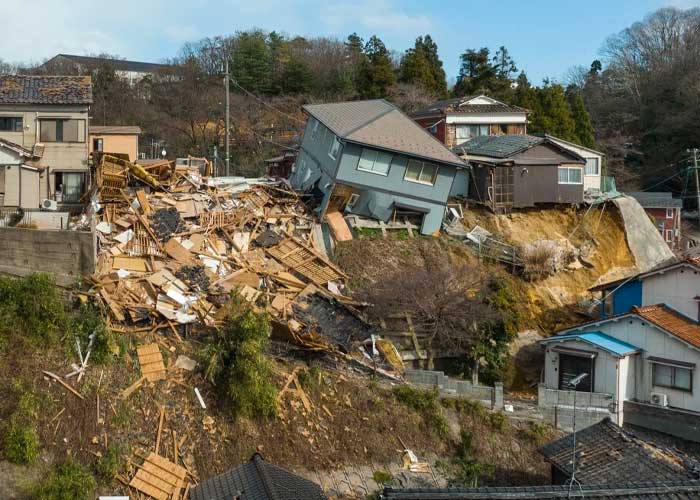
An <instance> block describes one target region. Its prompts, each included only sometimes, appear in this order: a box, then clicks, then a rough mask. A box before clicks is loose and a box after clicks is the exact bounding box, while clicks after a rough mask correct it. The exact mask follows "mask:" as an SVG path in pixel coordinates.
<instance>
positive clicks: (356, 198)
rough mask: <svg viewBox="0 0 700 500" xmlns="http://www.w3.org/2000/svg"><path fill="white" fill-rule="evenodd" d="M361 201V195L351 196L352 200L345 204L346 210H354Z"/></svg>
mask: <svg viewBox="0 0 700 500" xmlns="http://www.w3.org/2000/svg"><path fill="white" fill-rule="evenodd" d="M359 200H360V195H359V194H358V193H352V194H351V195H350V198H349V199H348V202H347V203H346V204H345V208H346V209H348V210H352V209H353V208H355V205H357V202H358V201H359Z"/></svg>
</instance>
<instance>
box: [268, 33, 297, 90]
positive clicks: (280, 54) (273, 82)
mask: <svg viewBox="0 0 700 500" xmlns="http://www.w3.org/2000/svg"><path fill="white" fill-rule="evenodd" d="M267 47H268V51H269V53H270V89H269V92H270V93H271V94H279V93H280V92H283V89H282V87H283V82H282V80H283V78H284V77H283V74H284V72H285V68H286V65H287V63H288V62H289V60H290V58H291V56H290V47H289V42H288V41H287V40H286V39H285V38H284V36H282V35H280V34H279V33H277V32H276V31H272V32H270V34H269V35H267Z"/></svg>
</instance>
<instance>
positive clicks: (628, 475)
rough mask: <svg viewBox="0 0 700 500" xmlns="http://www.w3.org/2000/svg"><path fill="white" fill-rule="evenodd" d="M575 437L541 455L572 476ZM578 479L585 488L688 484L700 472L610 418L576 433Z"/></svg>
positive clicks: (551, 445)
mask: <svg viewBox="0 0 700 500" xmlns="http://www.w3.org/2000/svg"><path fill="white" fill-rule="evenodd" d="M572 449H573V434H569V435H568V436H565V437H563V438H561V439H558V440H556V441H552V442H551V443H548V444H546V445H544V446H543V447H541V448H540V449H539V452H540V453H541V454H542V455H543V456H544V458H545V460H547V461H548V462H550V463H551V464H552V465H554V466H555V467H556V468H557V469H559V470H560V471H562V472H563V473H564V474H567V475H568V476H571V469H572V461H571V453H572ZM576 455H577V457H578V459H577V461H576V479H578V480H579V481H580V482H581V483H582V484H596V483H597V484H605V483H616V482H618V481H620V480H621V479H622V480H625V479H627V480H635V479H637V478H640V479H644V480H645V481H684V480H693V479H698V471H697V470H694V469H693V468H692V467H690V466H687V465H686V464H685V463H684V462H683V460H682V459H681V457H679V456H678V455H676V454H675V453H672V452H670V451H668V450H664V449H661V448H657V447H656V446H654V445H652V444H651V443H648V442H646V441H642V440H641V439H637V438H636V437H635V436H634V434H632V433H630V432H627V431H625V430H623V429H622V428H621V427H619V426H617V425H615V424H614V423H613V422H612V421H611V420H610V419H609V418H606V419H605V420H603V421H601V422H599V423H597V424H594V425H591V426H590V427H586V428H585V429H583V430H580V431H577V432H576Z"/></svg>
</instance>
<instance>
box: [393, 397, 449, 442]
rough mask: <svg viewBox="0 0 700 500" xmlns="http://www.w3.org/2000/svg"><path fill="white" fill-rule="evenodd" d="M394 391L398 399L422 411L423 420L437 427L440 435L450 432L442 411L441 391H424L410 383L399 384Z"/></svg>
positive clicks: (419, 411)
mask: <svg viewBox="0 0 700 500" xmlns="http://www.w3.org/2000/svg"><path fill="white" fill-rule="evenodd" d="M393 393H394V397H395V398H396V399H397V400H398V401H400V402H401V403H403V404H405V405H406V406H408V407H409V408H412V409H413V410H415V411H417V412H418V413H420V414H421V416H422V417H423V420H425V422H426V423H427V424H428V425H429V426H431V427H432V428H433V429H435V431H436V432H437V433H438V435H439V436H440V437H446V436H447V435H448V434H449V431H450V428H449V425H448V424H447V419H445V416H444V415H443V413H442V407H441V405H440V393H439V392H438V390H437V389H433V390H431V391H423V390H420V389H416V388H414V387H411V386H410V385H399V386H397V387H394V390H393Z"/></svg>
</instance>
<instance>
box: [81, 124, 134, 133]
mask: <svg viewBox="0 0 700 500" xmlns="http://www.w3.org/2000/svg"><path fill="white" fill-rule="evenodd" d="M90 133H91V134H129V135H131V134H136V135H138V134H140V133H141V127H137V126H135V125H90Z"/></svg>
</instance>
